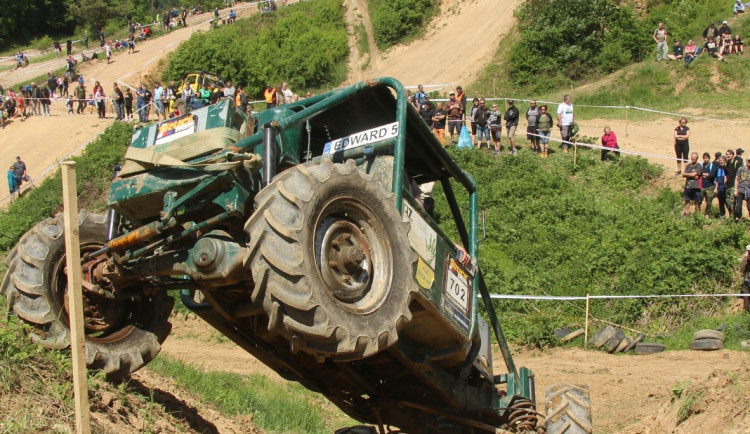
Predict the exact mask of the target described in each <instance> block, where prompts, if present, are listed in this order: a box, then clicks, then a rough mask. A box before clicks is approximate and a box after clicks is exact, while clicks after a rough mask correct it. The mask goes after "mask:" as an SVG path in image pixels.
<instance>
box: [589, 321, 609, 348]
mask: <svg viewBox="0 0 750 434" xmlns="http://www.w3.org/2000/svg"><path fill="white" fill-rule="evenodd" d="M615 331H616V329H615V328H614V327H612V326H610V325H608V326H606V327H604V328H603V329H602V330H600V331H599V333H597V334H595V335H594V337H593V338H591V340H590V341H589V344H590V345H593V346H594V347H595V348H601V347H602V346H603V345H604V344H605V343H607V341H608V340H609V338H611V337H612V335H614V334H615Z"/></svg>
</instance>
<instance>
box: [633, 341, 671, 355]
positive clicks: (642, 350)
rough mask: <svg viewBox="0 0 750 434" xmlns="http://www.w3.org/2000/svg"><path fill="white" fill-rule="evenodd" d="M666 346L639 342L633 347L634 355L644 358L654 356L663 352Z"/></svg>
mask: <svg viewBox="0 0 750 434" xmlns="http://www.w3.org/2000/svg"><path fill="white" fill-rule="evenodd" d="M665 348H666V346H664V345H663V344H655V343H650V342H640V343H638V344H636V346H635V354H636V355H639V356H644V355H646V354H656V353H661V352H662V351H664V349H665Z"/></svg>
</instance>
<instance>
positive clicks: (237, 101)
mask: <svg viewBox="0 0 750 434" xmlns="http://www.w3.org/2000/svg"><path fill="white" fill-rule="evenodd" d="M234 105H236V106H237V107H238V108H239V109H240V110H242V113H247V94H246V93H245V86H243V85H241V84H240V85H238V86H237V93H236V94H235V97H234Z"/></svg>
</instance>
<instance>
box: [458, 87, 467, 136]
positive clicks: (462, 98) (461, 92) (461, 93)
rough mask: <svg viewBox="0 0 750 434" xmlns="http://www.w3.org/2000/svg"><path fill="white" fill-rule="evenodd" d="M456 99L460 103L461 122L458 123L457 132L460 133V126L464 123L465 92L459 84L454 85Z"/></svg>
mask: <svg viewBox="0 0 750 434" xmlns="http://www.w3.org/2000/svg"><path fill="white" fill-rule="evenodd" d="M456 99H457V100H458V102H459V103H461V123H460V124H459V125H458V134H459V135H460V134H461V128H462V127H463V126H464V125H466V93H465V92H464V88H463V87H461V86H456ZM456 141H458V140H456Z"/></svg>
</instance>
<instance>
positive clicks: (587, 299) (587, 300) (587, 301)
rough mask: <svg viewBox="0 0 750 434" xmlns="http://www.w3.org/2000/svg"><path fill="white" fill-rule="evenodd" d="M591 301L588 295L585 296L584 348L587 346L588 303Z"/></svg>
mask: <svg viewBox="0 0 750 434" xmlns="http://www.w3.org/2000/svg"><path fill="white" fill-rule="evenodd" d="M590 300H591V299H590V298H589V295H588V294H586V326H585V328H584V333H583V346H584V348H586V347H588V345H589V301H590Z"/></svg>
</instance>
